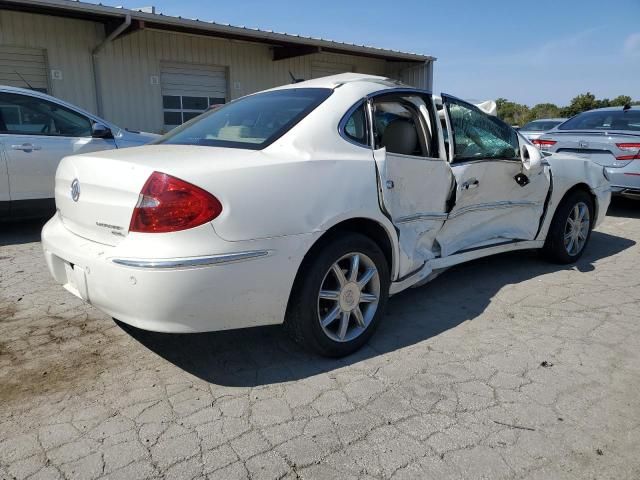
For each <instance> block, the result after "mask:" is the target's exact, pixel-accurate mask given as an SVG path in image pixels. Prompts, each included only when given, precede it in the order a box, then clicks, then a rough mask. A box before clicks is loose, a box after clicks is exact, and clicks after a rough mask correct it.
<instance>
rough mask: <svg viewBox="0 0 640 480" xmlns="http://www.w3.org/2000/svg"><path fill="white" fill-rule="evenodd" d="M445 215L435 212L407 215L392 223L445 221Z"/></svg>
mask: <svg viewBox="0 0 640 480" xmlns="http://www.w3.org/2000/svg"><path fill="white" fill-rule="evenodd" d="M447 216H448V215H447V214H446V213H444V212H443V213H437V212H424V213H416V214H413V215H407V216H406V217H400V218H398V219H396V220H395V221H394V222H393V223H411V222H418V221H420V220H443V221H444V220H446V219H447Z"/></svg>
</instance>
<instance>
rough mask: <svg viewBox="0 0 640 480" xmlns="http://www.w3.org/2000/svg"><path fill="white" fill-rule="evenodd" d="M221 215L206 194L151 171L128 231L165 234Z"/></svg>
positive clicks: (173, 178) (215, 204)
mask: <svg viewBox="0 0 640 480" xmlns="http://www.w3.org/2000/svg"><path fill="white" fill-rule="evenodd" d="M221 213H222V205H221V204H220V201H219V200H218V199H217V198H216V197H214V196H213V195H211V194H210V193H209V192H206V191H205V190H203V189H201V188H199V187H196V186H195V185H192V184H190V183H188V182H185V181H184V180H180V179H179V178H175V177H172V176H171V175H167V174H166V173H160V172H153V173H152V174H151V176H150V177H149V179H148V180H147V182H146V183H145V184H144V186H143V187H142V191H141V192H140V199H139V200H138V204H137V205H136V208H135V209H134V210H133V215H132V217H131V224H130V225H129V231H130V232H141V233H166V232H176V231H178V230H186V229H187V228H193V227H197V226H198V225H202V224H203V223H207V222H210V221H211V220H213V219H214V218H216V217H217V216H218V215H220V214H221Z"/></svg>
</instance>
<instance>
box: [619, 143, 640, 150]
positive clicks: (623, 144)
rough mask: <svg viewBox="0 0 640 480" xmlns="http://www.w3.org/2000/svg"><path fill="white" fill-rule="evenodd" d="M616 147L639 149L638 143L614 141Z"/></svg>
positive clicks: (639, 144)
mask: <svg viewBox="0 0 640 480" xmlns="http://www.w3.org/2000/svg"><path fill="white" fill-rule="evenodd" d="M616 147H618V148H619V149H620V150H629V151H633V150H640V143H616Z"/></svg>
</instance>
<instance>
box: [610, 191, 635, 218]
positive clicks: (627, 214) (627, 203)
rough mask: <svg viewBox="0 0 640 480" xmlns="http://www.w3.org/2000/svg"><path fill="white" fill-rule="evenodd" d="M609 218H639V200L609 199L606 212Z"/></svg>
mask: <svg viewBox="0 0 640 480" xmlns="http://www.w3.org/2000/svg"><path fill="white" fill-rule="evenodd" d="M607 216H609V217H624V218H640V200H633V199H631V198H624V197H617V196H616V197H611V204H610V205H609V210H607Z"/></svg>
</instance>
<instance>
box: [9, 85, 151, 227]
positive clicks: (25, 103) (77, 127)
mask: <svg viewBox="0 0 640 480" xmlns="http://www.w3.org/2000/svg"><path fill="white" fill-rule="evenodd" d="M155 137H156V135H154V134H152V133H140V132H130V131H127V130H125V129H123V128H120V127H118V126H116V125H113V124H112V123H109V122H107V121H105V120H103V119H101V118H99V117H96V116H95V115H92V114H91V113H89V112H86V111H84V110H82V109H80V108H78V107H76V106H73V105H70V104H69V103H66V102H63V101H62V100H59V99H57V98H54V97H51V96H50V95H47V94H45V93H40V92H36V91H33V90H26V89H23V88H16V87H6V86H0V221H1V220H7V219H16V218H27V217H39V216H45V215H50V214H52V212H53V211H55V203H54V200H53V187H54V177H55V173H56V168H57V167H58V163H59V162H60V160H61V159H62V158H63V157H65V156H67V155H72V154H76V153H87V152H93V151H96V150H108V149H113V148H124V147H132V146H138V145H143V144H145V143H148V142H149V141H151V140H153V139H154V138H155Z"/></svg>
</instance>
